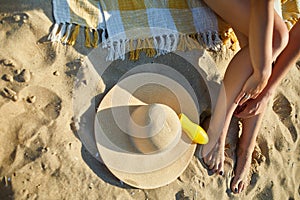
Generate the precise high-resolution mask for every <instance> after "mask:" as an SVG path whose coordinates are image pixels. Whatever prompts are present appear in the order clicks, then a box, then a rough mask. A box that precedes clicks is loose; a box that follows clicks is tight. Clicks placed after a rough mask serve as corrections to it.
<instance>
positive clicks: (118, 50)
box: [48, 23, 235, 61]
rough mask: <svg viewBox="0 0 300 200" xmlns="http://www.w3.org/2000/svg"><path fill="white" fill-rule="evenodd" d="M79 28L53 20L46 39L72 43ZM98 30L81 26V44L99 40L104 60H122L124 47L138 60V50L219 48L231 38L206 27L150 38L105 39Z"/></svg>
mask: <svg viewBox="0 0 300 200" xmlns="http://www.w3.org/2000/svg"><path fill="white" fill-rule="evenodd" d="M79 31H80V25H78V24H69V23H65V24H57V23H56V24H54V25H53V28H52V30H51V32H50V34H49V36H48V40H50V41H52V42H57V41H61V42H62V43H63V44H68V45H72V46H73V45H74V44H75V43H76V39H77V37H78V35H79ZM98 31H99V30H98V29H93V28H89V27H85V28H84V35H85V46H86V47H87V48H97V47H98V44H99V42H100V41H101V42H102V48H107V49H108V56H107V60H110V61H112V60H117V59H122V60H124V59H125V54H126V52H127V51H129V59H130V60H138V59H139V57H140V53H141V52H144V53H145V54H146V56H148V57H154V56H159V55H164V54H167V53H169V52H174V51H176V50H179V51H187V50H192V49H200V48H202V47H203V46H204V47H205V48H207V49H209V50H214V51H218V50H220V49H221V44H222V41H226V40H228V38H230V39H232V38H233V37H232V32H230V31H229V32H226V34H223V38H222V40H221V39H220V36H219V33H218V32H217V31H208V32H205V33H193V34H180V33H171V34H163V35H155V36H153V37H152V38H146V39H129V40H128V39H125V38H123V39H112V38H111V39H106V34H107V33H106V31H105V30H100V34H101V35H99V32H98ZM224 35H225V36H224ZM221 37H222V35H221ZM100 39H101V40H100ZM234 42H235V41H234Z"/></svg>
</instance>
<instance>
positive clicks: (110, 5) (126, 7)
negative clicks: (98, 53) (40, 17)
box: [48, 0, 222, 60]
mask: <svg viewBox="0 0 300 200" xmlns="http://www.w3.org/2000/svg"><path fill="white" fill-rule="evenodd" d="M52 4H53V14H54V19H55V24H54V25H53V27H52V31H51V33H50V34H49V37H48V38H49V40H51V41H52V42H56V41H60V42H62V43H63V44H69V45H74V44H75V42H76V38H77V37H78V34H79V31H80V30H81V27H83V28H84V32H85V45H86V46H87V47H97V45H98V44H100V43H101V45H102V47H104V48H107V49H108V56H107V59H108V60H116V59H124V58H125V53H126V52H131V53H130V58H131V59H133V60H136V59H138V56H139V53H140V52H141V51H145V53H146V54H147V55H148V56H155V55H156V56H157V55H161V54H165V53H168V52H172V51H175V50H183V51H185V50H190V49H195V48H201V47H205V48H208V49H213V50H218V49H219V48H220V45H221V44H222V41H221V39H220V37H219V32H220V31H219V27H218V19H217V16H216V15H215V14H214V13H213V12H212V11H211V9H210V8H209V7H207V6H206V5H205V4H204V3H203V2H202V1H199V0H186V1H178V0H167V1H166V0H126V1H125V0H100V1H95V0H53V1H52Z"/></svg>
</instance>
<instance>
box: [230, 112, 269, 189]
mask: <svg viewBox="0 0 300 200" xmlns="http://www.w3.org/2000/svg"><path fill="white" fill-rule="evenodd" d="M262 116H263V113H260V114H258V115H255V116H253V117H251V118H247V119H244V120H242V127H243V132H242V135H241V137H240V139H239V145H238V150H237V165H236V168H235V171H234V178H233V180H232V182H231V190H232V191H234V192H235V193H239V192H241V191H243V189H244V188H246V187H247V185H248V184H249V181H250V180H248V178H249V177H248V175H249V170H250V166H251V161H252V153H253V151H254V147H255V142H256V138H257V135H258V131H259V128H260V124H261V121H262Z"/></svg>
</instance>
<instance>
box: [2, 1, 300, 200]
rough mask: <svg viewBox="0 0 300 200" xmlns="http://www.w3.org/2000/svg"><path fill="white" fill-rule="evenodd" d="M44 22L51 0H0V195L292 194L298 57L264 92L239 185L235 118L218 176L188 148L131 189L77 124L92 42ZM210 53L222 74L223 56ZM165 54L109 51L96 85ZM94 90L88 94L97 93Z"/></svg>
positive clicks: (296, 191) (298, 124)
mask: <svg viewBox="0 0 300 200" xmlns="http://www.w3.org/2000/svg"><path fill="white" fill-rule="evenodd" d="M52 23H53V17H52V5H51V1H50V0H46V1H38V0H36V1H34V0H28V1H20V0H16V1H9V0H0V41H1V42H0V93H1V95H0V199H1V200H5V199H17V200H21V199H30V200H31V199H32V200H35V199H41V200H44V199H51V200H55V199H57V200H58V199H59V200H60V199H73V200H74V199H122V200H123V199H136V200H140V199H148V200H156V199H162V200H169V199H177V200H179V199H191V200H192V199H197V200H198V199H218V200H219V199H222V200H223V199H259V200H267V199H290V200H292V199H300V181H299V180H300V139H299V137H300V136H299V133H300V119H299V117H300V101H299V99H300V98H299V97H300V85H299V82H300V76H299V74H300V66H299V65H295V66H294V67H293V68H292V69H291V71H290V72H289V73H288V75H287V76H286V77H285V78H284V80H283V81H282V83H281V84H280V86H279V87H278V89H277V90H276V94H274V97H273V98H272V100H271V101H270V102H269V105H268V109H267V112H266V114H265V116H264V119H263V123H262V126H261V129H260V133H259V136H258V140H257V148H256V151H255V153H254V156H253V158H254V159H253V164H252V170H251V172H252V173H251V174H250V177H251V181H250V186H249V187H248V189H247V190H246V191H245V192H243V193H242V194H239V195H234V194H233V193H231V191H230V187H229V186H230V181H231V178H232V176H233V174H232V169H233V168H234V164H235V161H236V158H235V149H236V142H237V137H238V133H239V122H238V120H237V119H233V120H232V124H231V126H230V130H229V136H228V143H227V145H226V153H227V156H228V158H226V163H225V164H226V165H225V169H226V172H225V176H223V177H221V176H218V175H209V174H208V173H207V171H206V169H205V168H204V167H203V166H202V165H201V163H200V162H199V160H198V158H197V152H196V154H195V156H194V157H193V158H192V161H191V163H190V164H189V165H188V167H187V169H186V170H185V171H184V173H183V174H182V175H181V176H180V177H179V178H178V179H176V180H175V181H173V182H172V183H170V184H168V185H166V186H163V187H160V188H157V189H151V190H143V189H136V188H132V187H130V186H128V185H126V184H125V183H123V182H122V181H120V180H118V179H117V178H116V177H114V176H113V175H112V174H111V172H110V171H109V170H108V169H107V168H106V167H105V166H104V165H103V164H101V163H100V162H99V161H98V160H97V159H95V158H94V157H93V156H92V155H91V154H90V153H89V152H88V150H87V149H86V148H85V147H84V145H83V143H82V141H81V140H80V137H79V136H78V135H77V134H76V131H75V129H76V124H74V120H73V115H74V109H73V99H72V97H73V96H72V95H73V86H74V82H75V79H76V74H77V71H78V69H79V68H80V66H81V63H82V60H83V59H84V57H85V56H87V55H88V54H89V53H90V51H91V49H87V48H85V47H84V46H83V44H84V39H83V31H81V33H80V34H81V35H80V36H79V38H78V43H77V44H76V45H75V46H74V47H71V46H63V45H61V44H53V43H50V42H46V38H47V35H48V33H49V30H50V27H51V26H52ZM174 57H175V58H174ZM215 58H216V59H215V60H216V61H217V63H218V69H219V71H220V72H221V74H222V73H223V72H224V69H225V67H226V64H227V63H228V59H227V57H226V58H225V57H222V56H220V55H219V56H215ZM174 59H176V55H174V54H168V55H166V56H161V57H158V58H155V59H154V58H146V57H145V56H141V59H140V60H139V61H136V62H131V61H128V60H126V61H115V62H113V63H112V64H111V66H110V68H111V71H110V72H109V73H108V75H107V76H106V78H105V80H103V82H104V85H105V86H104V85H100V86H99V87H100V89H99V91H102V92H103V91H105V92H107V90H108V89H110V88H111V87H112V86H113V85H114V84H115V83H116V82H117V81H118V79H119V77H120V76H121V75H122V74H124V72H125V71H126V70H128V69H130V67H132V66H134V65H137V64H142V63H143V62H149V61H150V62H151V61H152V62H154V63H165V64H169V65H171V64H170V63H172V62H174ZM175 61H176V60H175ZM183 73H184V74H185V75H186V76H187V77H188V78H189V79H190V81H191V83H192V85H194V86H195V87H197V86H199V80H198V79H197V78H195V76H194V75H193V73H191V72H189V70H188V69H187V70H185V71H183ZM208 73H209V72H208ZM208 75H212V74H210V73H209V74H208ZM99 94H100V96H99V98H96V103H97V104H98V103H99V102H100V100H101V95H103V93H99ZM206 106H207V105H206ZM202 109H203V110H205V109H207V107H205V106H204V107H203V108H202ZM162 176H163V174H162Z"/></svg>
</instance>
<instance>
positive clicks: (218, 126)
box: [201, 46, 253, 174]
mask: <svg viewBox="0 0 300 200" xmlns="http://www.w3.org/2000/svg"><path fill="white" fill-rule="evenodd" d="M252 71H253V69H252V66H251V62H250V56H249V49H248V46H246V47H244V48H243V49H241V50H240V51H239V52H238V53H237V55H236V56H234V58H233V59H232V60H231V61H230V63H229V66H228V67H227V69H226V73H225V76H224V80H223V85H222V89H221V91H220V93H219V96H218V100H217V104H216V107H215V110H214V111H213V115H212V118H211V120H210V124H209V129H208V131H207V133H208V135H209V143H208V144H206V145H204V146H203V149H202V155H201V156H203V160H204V162H205V163H206V164H207V165H208V167H209V169H211V170H213V171H214V172H218V173H220V174H222V173H223V171H224V170H223V164H224V146H225V139H226V135H227V131H228V127H229V124H230V121H231V118H232V116H233V113H234V110H235V109H236V107H237V104H235V103H234V101H235V98H236V96H237V95H238V93H239V92H240V90H241V89H242V86H243V84H244V83H245V81H246V80H247V78H248V77H249V76H250V75H251V73H252Z"/></svg>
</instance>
